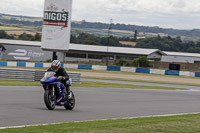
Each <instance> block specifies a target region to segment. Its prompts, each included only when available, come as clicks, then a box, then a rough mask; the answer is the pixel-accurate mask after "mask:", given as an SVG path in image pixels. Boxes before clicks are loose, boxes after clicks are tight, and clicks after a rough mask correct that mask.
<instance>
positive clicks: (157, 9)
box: [0, 0, 200, 29]
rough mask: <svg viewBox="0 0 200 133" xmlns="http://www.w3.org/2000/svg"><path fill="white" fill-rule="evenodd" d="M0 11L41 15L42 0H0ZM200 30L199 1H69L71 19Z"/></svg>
mask: <svg viewBox="0 0 200 133" xmlns="http://www.w3.org/2000/svg"><path fill="white" fill-rule="evenodd" d="M0 3H1V5H0V13H5V14H14V15H25V16H38V17H42V16H43V8H44V0H0ZM111 18H112V19H113V22H114V23H121V24H122V23H123V24H135V25H143V26H159V27H163V28H176V29H197V28H198V29H200V0H73V11H72V20H77V21H79V20H86V21H88V22H103V23H109V22H110V19H111Z"/></svg>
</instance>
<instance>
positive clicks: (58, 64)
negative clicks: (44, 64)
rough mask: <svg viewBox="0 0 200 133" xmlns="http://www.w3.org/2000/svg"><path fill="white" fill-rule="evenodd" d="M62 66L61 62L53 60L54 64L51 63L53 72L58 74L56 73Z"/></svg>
mask: <svg viewBox="0 0 200 133" xmlns="http://www.w3.org/2000/svg"><path fill="white" fill-rule="evenodd" d="M60 66H61V63H60V61H59V60H53V61H52V63H51V70H52V71H54V72H56V71H58V69H59V68H60Z"/></svg>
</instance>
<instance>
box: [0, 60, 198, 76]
mask: <svg viewBox="0 0 200 133" xmlns="http://www.w3.org/2000/svg"><path fill="white" fill-rule="evenodd" d="M1 66H3V67H7V66H8V67H35V68H42V67H50V66H51V63H37V62H36V63H32V62H0V67H1ZM62 67H64V68H72V69H87V70H105V71H123V72H136V73H147V74H148V73H149V74H161V75H174V76H188V77H200V72H190V71H175V70H161V69H149V68H135V67H120V66H100V65H83V64H62Z"/></svg>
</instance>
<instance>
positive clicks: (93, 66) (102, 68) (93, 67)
mask: <svg viewBox="0 0 200 133" xmlns="http://www.w3.org/2000/svg"><path fill="white" fill-rule="evenodd" d="M106 69H107V67H106V66H99V65H92V70H106Z"/></svg>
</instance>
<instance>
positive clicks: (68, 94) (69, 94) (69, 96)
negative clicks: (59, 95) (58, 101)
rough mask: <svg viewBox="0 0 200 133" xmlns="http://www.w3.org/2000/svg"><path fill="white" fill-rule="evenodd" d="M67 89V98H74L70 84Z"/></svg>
mask: <svg viewBox="0 0 200 133" xmlns="http://www.w3.org/2000/svg"><path fill="white" fill-rule="evenodd" d="M66 91H67V99H72V93H71V91H70V88H69V86H67V87H66Z"/></svg>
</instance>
